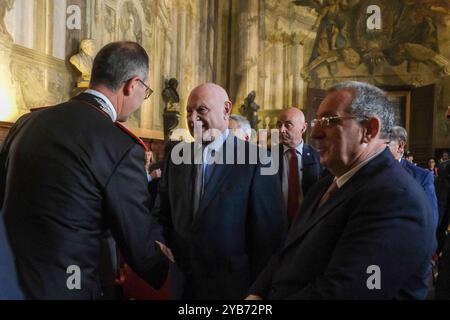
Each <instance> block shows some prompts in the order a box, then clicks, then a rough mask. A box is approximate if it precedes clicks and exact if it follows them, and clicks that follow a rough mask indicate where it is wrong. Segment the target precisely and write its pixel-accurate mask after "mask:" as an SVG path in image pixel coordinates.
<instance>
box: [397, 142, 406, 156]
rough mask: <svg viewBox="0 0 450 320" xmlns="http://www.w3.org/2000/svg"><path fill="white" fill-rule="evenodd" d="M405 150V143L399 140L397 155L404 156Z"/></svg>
mask: <svg viewBox="0 0 450 320" xmlns="http://www.w3.org/2000/svg"><path fill="white" fill-rule="evenodd" d="M405 148H406V142H405V141H403V140H400V141H399V142H398V152H399V154H401V155H403V154H405Z"/></svg>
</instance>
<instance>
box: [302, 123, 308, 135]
mask: <svg viewBox="0 0 450 320" xmlns="http://www.w3.org/2000/svg"><path fill="white" fill-rule="evenodd" d="M307 129H308V122H305V124H304V125H303V129H302V133H305V132H306V130H307Z"/></svg>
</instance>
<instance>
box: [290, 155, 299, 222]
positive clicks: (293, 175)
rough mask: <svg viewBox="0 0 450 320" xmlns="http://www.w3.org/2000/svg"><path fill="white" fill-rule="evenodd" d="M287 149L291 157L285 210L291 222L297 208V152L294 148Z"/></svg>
mask: <svg viewBox="0 0 450 320" xmlns="http://www.w3.org/2000/svg"><path fill="white" fill-rule="evenodd" d="M289 151H290V153H291V158H290V159H289V176H288V201H287V212H288V218H289V222H292V221H293V220H294V218H295V216H296V215H297V213H298V209H299V204H300V201H299V196H300V182H299V174H298V158H297V152H296V150H295V149H289Z"/></svg>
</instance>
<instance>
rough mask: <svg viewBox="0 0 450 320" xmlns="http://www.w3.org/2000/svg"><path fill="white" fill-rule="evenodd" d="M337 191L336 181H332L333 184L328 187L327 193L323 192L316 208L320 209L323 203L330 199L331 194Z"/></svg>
mask: <svg viewBox="0 0 450 320" xmlns="http://www.w3.org/2000/svg"><path fill="white" fill-rule="evenodd" d="M338 190H339V188H338V185H337V183H336V181H333V183H332V184H331V185H330V186H329V187H328V189H327V192H325V193H324V195H323V196H322V198H321V199H320V202H319V204H318V206H317V208H320V207H321V206H322V205H323V204H324V203H325V202H327V201H328V200H329V199H330V197H331V196H332V195H333V193H335V192H336V191H338Z"/></svg>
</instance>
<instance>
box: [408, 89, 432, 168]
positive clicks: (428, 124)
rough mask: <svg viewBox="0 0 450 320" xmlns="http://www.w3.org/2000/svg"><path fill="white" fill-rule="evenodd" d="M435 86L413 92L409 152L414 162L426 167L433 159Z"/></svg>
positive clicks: (413, 90)
mask: <svg viewBox="0 0 450 320" xmlns="http://www.w3.org/2000/svg"><path fill="white" fill-rule="evenodd" d="M435 90H436V87H435V85H429V86H426V87H420V88H413V89H412V90H411V117H410V123H409V150H410V151H411V152H412V153H413V155H414V162H415V163H417V164H418V165H421V166H426V164H427V162H428V159H430V158H432V157H433V119H434V109H435V106H434V105H435V103H436V100H435Z"/></svg>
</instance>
